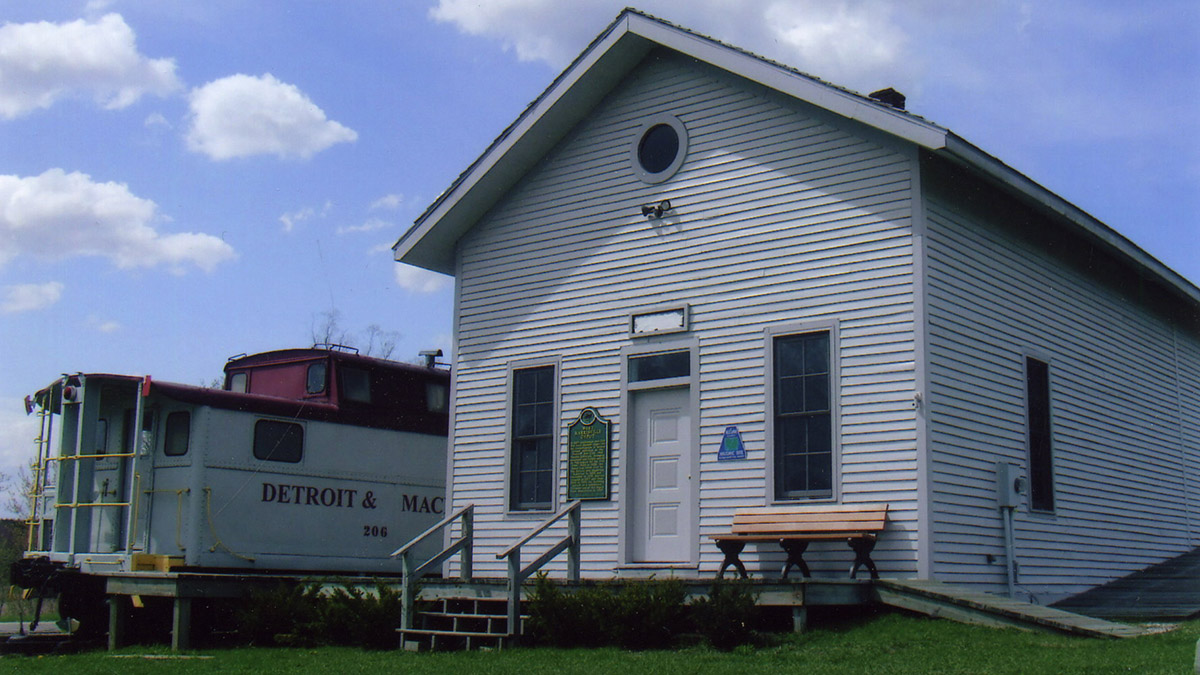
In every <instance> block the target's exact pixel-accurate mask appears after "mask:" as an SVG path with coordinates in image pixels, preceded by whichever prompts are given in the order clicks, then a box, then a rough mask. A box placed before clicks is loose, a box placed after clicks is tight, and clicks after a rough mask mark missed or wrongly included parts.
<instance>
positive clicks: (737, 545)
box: [717, 540, 749, 579]
mask: <svg viewBox="0 0 1200 675" xmlns="http://www.w3.org/2000/svg"><path fill="white" fill-rule="evenodd" d="M717 548H719V549H721V553H724V554H725V560H724V561H723V562H722V563H721V569H719V570H717V578H718V579H724V578H725V569H726V568H728V567H729V566H730V565H733V567H734V569H736V570H737V571H738V574H739V575H740V576H741V578H742V579H745V578H746V577H747V576H749V575H747V574H746V566H745V565H743V564H742V561H741V558H739V557H738V556H740V555H741V554H742V549H743V548H746V542H744V541H736V540H726V541H718V542H717Z"/></svg>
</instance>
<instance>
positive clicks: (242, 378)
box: [229, 373, 246, 394]
mask: <svg viewBox="0 0 1200 675" xmlns="http://www.w3.org/2000/svg"><path fill="white" fill-rule="evenodd" d="M229 391H236V392H241V393H243V394H244V393H246V373H234V374H233V375H230V376H229Z"/></svg>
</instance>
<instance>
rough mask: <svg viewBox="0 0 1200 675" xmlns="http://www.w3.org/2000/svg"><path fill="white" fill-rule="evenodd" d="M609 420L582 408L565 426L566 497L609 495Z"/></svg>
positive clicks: (610, 448) (601, 496) (610, 443)
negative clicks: (577, 415)
mask: <svg viewBox="0 0 1200 675" xmlns="http://www.w3.org/2000/svg"><path fill="white" fill-rule="evenodd" d="M611 428H612V424H611V423H610V422H609V421H608V420H606V419H604V418H602V417H600V413H598V412H596V409H595V408H584V409H583V410H581V411H580V412H579V417H577V418H575V421H574V422H571V424H569V425H568V426H567V499H608V498H609V492H608V487H609V467H610V458H611V457H612V434H611V433H610V429H611Z"/></svg>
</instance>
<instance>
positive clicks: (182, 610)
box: [171, 597, 192, 652]
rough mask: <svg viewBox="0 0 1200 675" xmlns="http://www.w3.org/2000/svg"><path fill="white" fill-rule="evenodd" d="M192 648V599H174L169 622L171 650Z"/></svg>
mask: <svg viewBox="0 0 1200 675" xmlns="http://www.w3.org/2000/svg"><path fill="white" fill-rule="evenodd" d="M191 647H192V599H191V598H180V597H177V598H175V611H174V616H172V621H171V650H172V651H177V652H178V651H183V650H185V649H191Z"/></svg>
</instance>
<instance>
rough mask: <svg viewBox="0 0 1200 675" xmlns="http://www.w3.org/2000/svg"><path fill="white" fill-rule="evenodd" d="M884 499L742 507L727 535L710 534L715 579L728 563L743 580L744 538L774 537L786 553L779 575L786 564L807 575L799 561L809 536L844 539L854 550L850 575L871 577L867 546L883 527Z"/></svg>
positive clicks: (785, 570)
mask: <svg viewBox="0 0 1200 675" xmlns="http://www.w3.org/2000/svg"><path fill="white" fill-rule="evenodd" d="M887 508H888V507H887V504H848V505H840V504H830V505H814V506H807V507H766V508H757V509H745V510H742V511H738V512H737V513H735V514H734V516H733V529H732V531H731V532H730V534H719V535H716V536H714V537H712V539H713V541H715V542H716V543H717V548H719V549H721V552H722V553H724V554H725V560H724V562H722V563H721V569H720V570H719V571H718V572H717V578H718V579H722V578H724V576H725V570H726V569H727V568H728V567H729V566H730V565H732V566H733V567H734V568H736V569H737V571H738V574H740V575H741V577H742V578H743V579H745V578H746V576H747V575H746V566H745V565H743V564H742V561H741V559H740V558H739V557H738V556H740V555H741V553H742V549H743V548H744V547H745V546H746V544H747V543H749V542H764V541H775V542H779V545H780V546H781V547H783V550H784V551H785V552H786V553H787V564H786V565H784V567H783V578H784V579H787V576H788V572H790V571H791V569H792V567H799V568H800V572H801V573H802V574H803V575H804V576H805V577H808V576H810V574H809V571H808V565H807V564H805V562H804V550H805V549H807V548H808V544H809V543H810V542H813V541H823V540H828V539H844V540H846V543H848V544H849V545H850V548H851V549H853V551H854V565H853V566H851V568H850V578H851V579H853V578H855V576H856V575H857V574H858V569H859V568H860V567H865V568H867V570H868V571H870V572H871V578H872V579H878V578H879V572H878V571H876V569H875V563H874V562H872V560H871V551H872V550H873V549H874V548H875V537H876V536H877V535H878V534H879V533H880V532H882V531H883V526H884V523H885V522H886V520H887Z"/></svg>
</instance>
